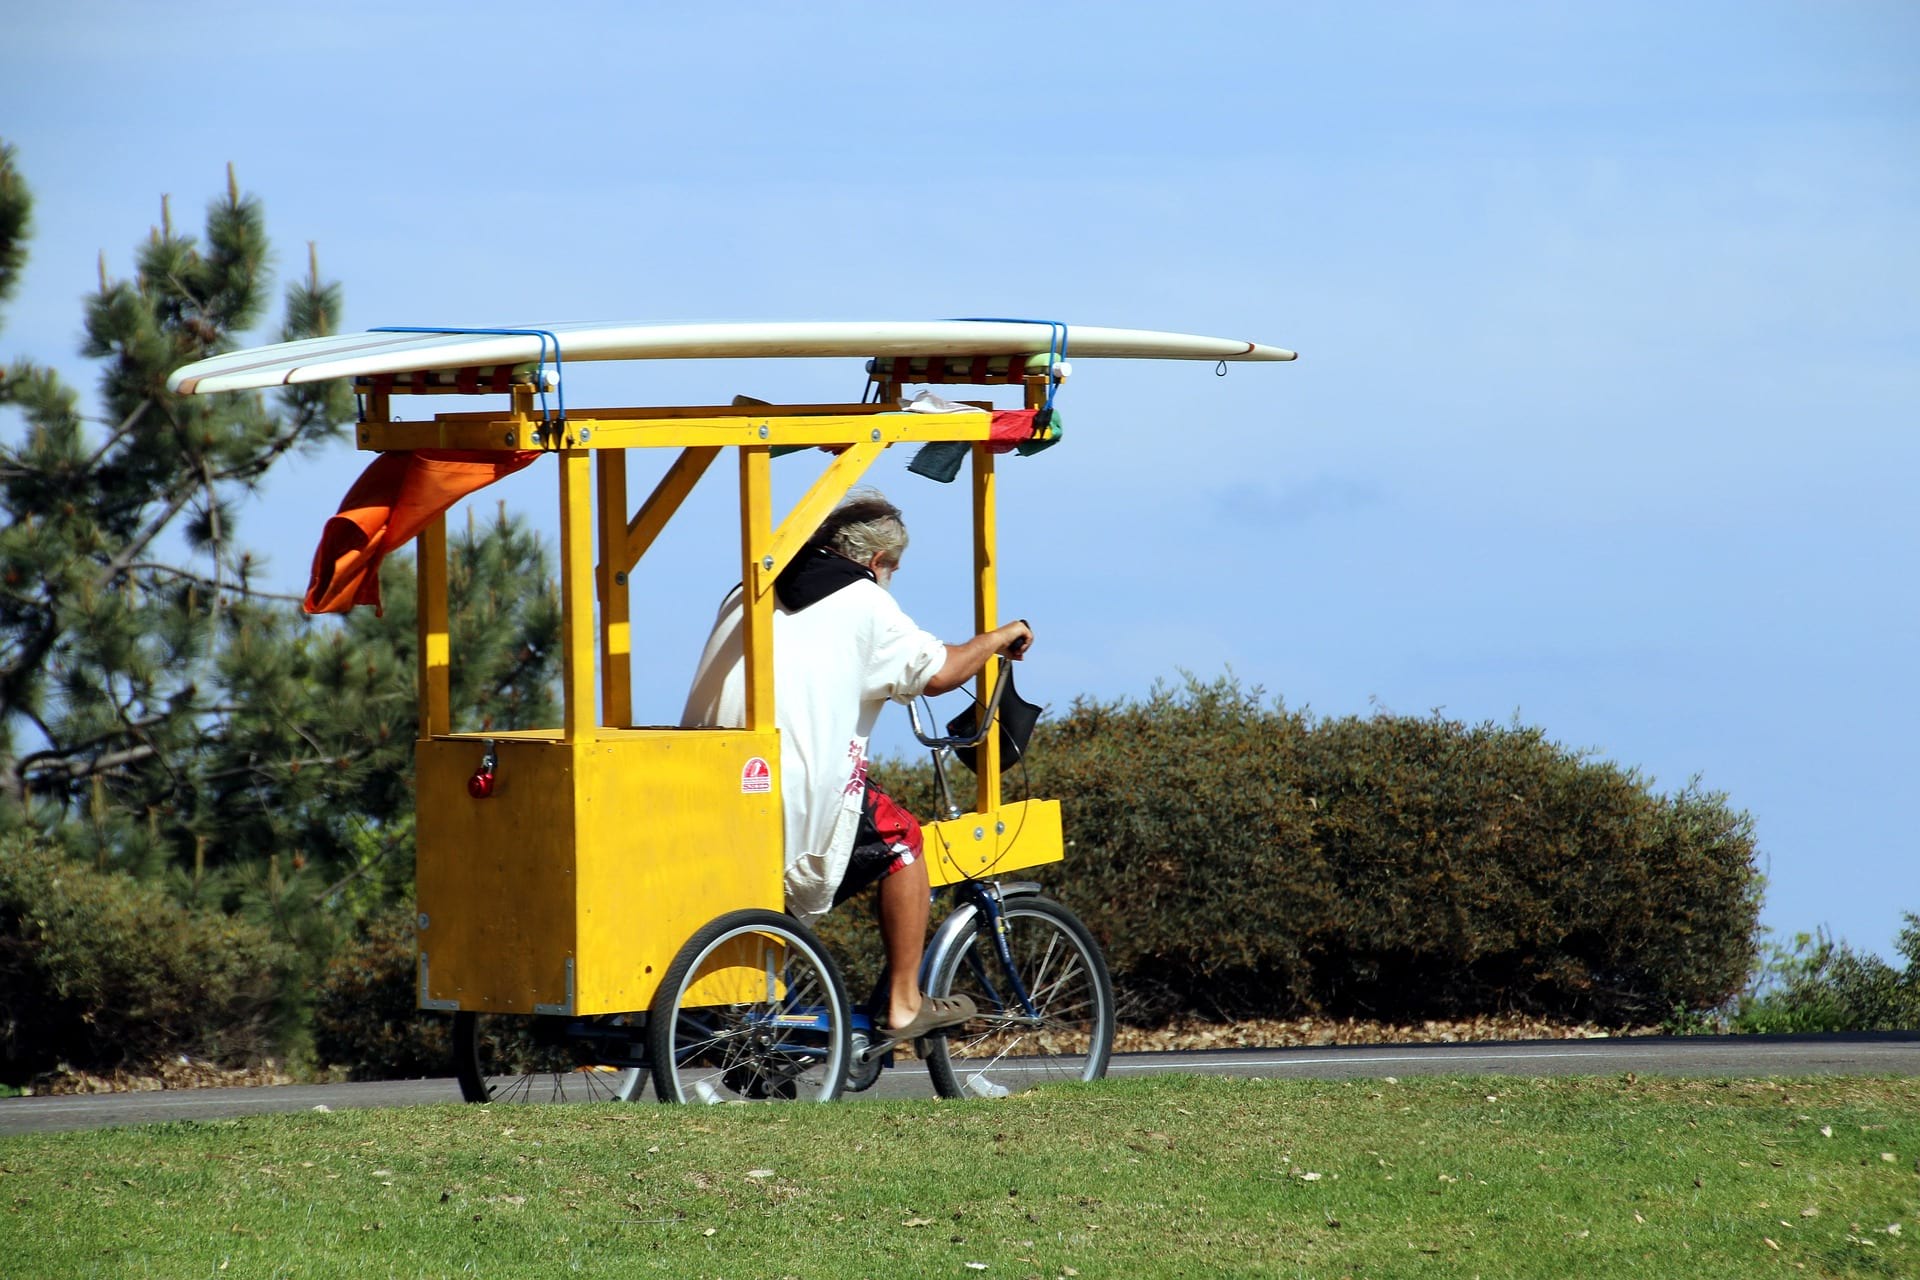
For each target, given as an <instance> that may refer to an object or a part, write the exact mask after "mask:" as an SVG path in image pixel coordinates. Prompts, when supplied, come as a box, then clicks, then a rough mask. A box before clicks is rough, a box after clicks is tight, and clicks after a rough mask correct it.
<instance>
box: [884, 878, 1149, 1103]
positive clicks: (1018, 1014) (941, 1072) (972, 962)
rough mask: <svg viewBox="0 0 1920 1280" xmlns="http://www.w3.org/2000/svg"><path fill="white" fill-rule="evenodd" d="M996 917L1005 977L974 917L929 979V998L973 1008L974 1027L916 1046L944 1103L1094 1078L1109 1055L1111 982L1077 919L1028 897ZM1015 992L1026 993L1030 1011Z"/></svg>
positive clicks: (941, 1034)
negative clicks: (1009, 963)
mask: <svg viewBox="0 0 1920 1280" xmlns="http://www.w3.org/2000/svg"><path fill="white" fill-rule="evenodd" d="M1001 910H1002V912H1003V914H1004V916H1005V919H1006V925H1007V948H1008V951H1009V952H1010V954H1011V955H1012V957H1013V973H1012V974H1009V973H1008V972H1007V969H1006V966H1005V965H1003V964H1002V963H1001V960H1000V955H999V949H998V948H997V947H995V946H994V942H993V935H992V933H991V932H990V931H986V930H983V929H982V928H981V925H982V923H983V921H982V919H981V917H980V916H978V915H976V916H975V917H974V919H973V922H972V924H970V925H969V926H968V927H967V930H966V932H965V933H964V934H963V935H961V937H960V939H959V940H958V942H957V943H956V945H955V946H954V947H953V949H952V950H950V951H949V952H947V953H946V955H944V956H943V957H942V958H941V960H940V962H939V965H938V967H937V968H936V969H935V971H934V973H933V974H932V975H930V977H929V978H928V982H927V992H928V994H930V995H936V996H948V995H968V996H971V997H973V1002H974V1004H975V1005H977V1006H979V1009H980V1014H979V1016H978V1017H976V1018H974V1019H973V1020H972V1021H970V1022H968V1023H966V1024H965V1025H963V1026H958V1027H952V1028H950V1029H948V1030H946V1031H942V1032H937V1033H935V1034H934V1035H931V1036H928V1037H927V1038H926V1039H924V1040H922V1041H920V1042H919V1043H918V1045H917V1048H918V1049H919V1052H920V1056H921V1057H923V1058H925V1059H926V1062H927V1074H928V1075H930V1076H931V1077H932V1078H933V1087H934V1089H935V1090H937V1091H938V1092H939V1094H940V1096H941V1097H943V1098H963V1097H973V1096H986V1097H998V1096H1001V1095H1002V1094H1005V1093H1007V1092H1012V1091H1016V1090H1020V1089H1025V1088H1029V1087H1031V1086H1033V1085H1036V1084H1043V1083H1046V1082H1047V1081H1050V1080H1098V1079H1099V1078H1100V1077H1101V1076H1103V1075H1105V1074H1106V1073H1107V1059H1108V1058H1109V1057H1111V1056H1112V1054H1113V980H1112V979H1111V978H1109V977H1108V976H1107V962H1106V959H1105V957H1103V956H1102V955H1101V954H1100V944H1099V943H1097V942H1095V941H1094V940H1093V935H1092V934H1091V933H1088V932H1087V927H1086V925H1084V924H1082V923H1081V922H1080V917H1078V916H1076V915H1074V914H1073V912H1071V911H1069V910H1068V909H1067V908H1065V907H1063V906H1061V905H1060V904H1059V903H1057V902H1055V901H1054V900H1053V899H1051V898H1042V897H1037V896H1031V895H1023V896H1020V897H1013V898H1008V899H1007V900H1006V901H1005V902H1004V903H1003V904H1002V907H1001ZM1014 977H1017V978H1018V983H1017V984H1016V983H1015V982H1014V981H1013V980H1012V979H1013V978H1014ZM1017 987H1024V988H1025V989H1026V993H1027V998H1028V1002H1030V1004H1031V1006H1032V1009H1031V1012H1029V1010H1028V1004H1027V1003H1023V1002H1022V1001H1021V999H1020V996H1019V992H1018V990H1017Z"/></svg>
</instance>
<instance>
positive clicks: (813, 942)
mask: <svg viewBox="0 0 1920 1280" xmlns="http://www.w3.org/2000/svg"><path fill="white" fill-rule="evenodd" d="M717 1001H720V1002H717ZM852 1022H853V1013H852V1006H851V1004H850V1003H849V1001H848V1000H847V989H846V984H845V983H844V982H843V981H842V980H841V978H840V970H839V968H838V967H837V966H836V965H835V964H834V963H833V958H832V957H831V956H830V955H828V954H827V950H826V948H825V947H824V946H822V945H821V944H820V940H819V939H818V938H816V937H814V936H813V933H812V931H811V930H809V929H807V928H806V927H805V926H804V925H802V924H801V923H800V922H799V921H797V920H795V919H793V918H792V917H791V916H785V915H781V914H780V913H779V912H776V911H763V910H757V909H756V910H750V911H731V912H728V913H727V914H726V915H723V916H721V917H720V918H719V919H717V920H713V921H710V922H708V923H707V924H706V925H704V926H702V928H701V929H700V931H699V932H698V933H696V934H694V935H693V937H692V938H691V939H690V940H688V942H687V944H686V945H685V946H684V947H682V948H680V954H679V955H677V956H675V957H674V961H673V964H672V965H670V966H669V967H668V969H667V972H666V976H665V977H664V978H663V979H661V982H660V989H659V991H658V993H657V994H656V995H655V996H654V1000H653V1008H652V1010H651V1011H650V1012H649V1013H648V1015H647V1047H648V1051H649V1055H650V1057H651V1059H652V1064H653V1087H654V1092H655V1093H656V1094H658V1095H659V1098H660V1100H661V1101H662V1102H706V1103H712V1102H748V1101H752V1102H787V1101H799V1102H831V1101H832V1100H833V1099H835V1098H837V1097H839V1096H840V1093H841V1090H842V1089H844V1088H845V1087H846V1082H847V1063H848V1056H849V1054H848V1049H849V1036H850V1033H851V1026H852Z"/></svg>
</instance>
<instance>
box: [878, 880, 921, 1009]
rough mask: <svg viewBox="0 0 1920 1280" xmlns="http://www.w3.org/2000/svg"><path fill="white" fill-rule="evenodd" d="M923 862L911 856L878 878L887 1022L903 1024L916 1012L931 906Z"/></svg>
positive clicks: (918, 1007) (918, 1003)
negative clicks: (904, 864)
mask: <svg viewBox="0 0 1920 1280" xmlns="http://www.w3.org/2000/svg"><path fill="white" fill-rule="evenodd" d="M931 893H932V888H931V886H930V885H929V883H928V880H927V864H926V860H925V859H923V858H915V859H914V860H913V861H912V862H911V863H910V864H908V865H907V866H904V867H902V868H900V869H899V870H898V871H895V872H893V873H892V874H891V875H888V876H885V877H884V878H882V879H881V881H880V938H881V941H883V942H884V943H885V944H886V948H887V973H888V976H889V979H890V985H889V987H888V989H887V1002H888V1003H887V1025H888V1026H889V1027H903V1026H905V1025H906V1024H907V1023H909V1022H911V1021H913V1017H914V1015H915V1014H917V1013H919V1012H920V957H921V956H922V955H923V954H924V953H925V951H926V947H927V920H928V918H929V916H930V915H931V912H932V908H931V905H930V903H929V901H928V899H929V897H930V895H931Z"/></svg>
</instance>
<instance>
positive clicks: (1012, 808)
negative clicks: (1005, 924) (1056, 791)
mask: <svg viewBox="0 0 1920 1280" xmlns="http://www.w3.org/2000/svg"><path fill="white" fill-rule="evenodd" d="M922 835H923V836H924V837H925V840H926V845H925V852H926V859H927V875H928V878H929V879H930V880H932V882H933V883H934V885H936V886H939V885H943V884H952V883H954V882H955V881H956V880H982V879H987V878H990V877H999V876H1004V875H1006V874H1007V873H1008V872H1010V871H1017V870H1019V869H1020V868H1022V867H1035V866H1040V865H1042V864H1043V863H1048V862H1058V861H1060V860H1061V858H1063V857H1064V856H1065V852H1066V847H1065V842H1064V840H1063V838H1062V836H1061V833H1060V802H1059V801H1058V800H1020V801H1016V802H1015V803H1013V804H1008V805H1002V806H1001V807H1000V808H999V810H998V811H997V812H995V813H994V814H993V815H991V816H983V815H981V814H977V813H965V814H961V815H960V816H959V817H958V818H955V819H953V820H952V821H950V822H931V823H928V824H927V825H926V826H925V827H924V828H922Z"/></svg>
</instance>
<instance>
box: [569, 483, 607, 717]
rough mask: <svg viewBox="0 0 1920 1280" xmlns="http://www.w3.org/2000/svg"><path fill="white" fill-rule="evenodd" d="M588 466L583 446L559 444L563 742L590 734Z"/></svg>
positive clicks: (591, 639) (590, 521)
mask: <svg viewBox="0 0 1920 1280" xmlns="http://www.w3.org/2000/svg"><path fill="white" fill-rule="evenodd" d="M592 470H593V460H592V457H591V455H590V453H589V451H588V450H586V449H562V450H560V647H561V653H562V657H563V662H562V668H563V670H562V675H561V681H562V690H561V693H562V697H563V698H564V699H565V714H564V719H563V722H562V723H563V729H564V733H565V737H566V740H567V741H568V742H582V741H587V742H590V741H592V740H593V737H594V732H593V729H594V724H595V716H594V687H593V651H594V649H595V648H597V647H598V646H596V645H595V643H594V626H593V494H592V490H591V487H590V485H591V476H592Z"/></svg>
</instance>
